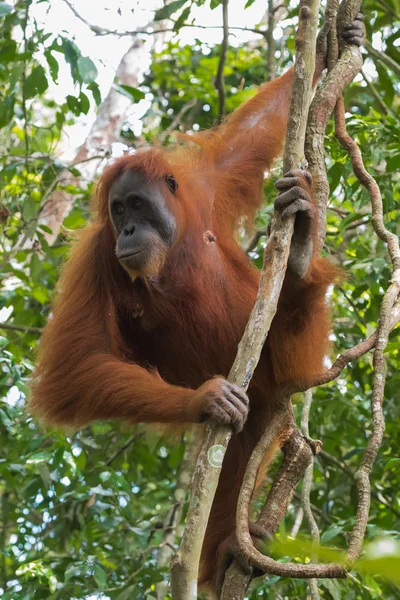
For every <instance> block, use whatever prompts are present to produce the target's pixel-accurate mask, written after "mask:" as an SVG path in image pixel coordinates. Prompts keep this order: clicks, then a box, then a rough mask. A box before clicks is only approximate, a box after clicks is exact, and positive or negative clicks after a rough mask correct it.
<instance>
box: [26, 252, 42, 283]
mask: <svg viewBox="0 0 400 600" xmlns="http://www.w3.org/2000/svg"><path fill="white" fill-rule="evenodd" d="M29 268H30V272H31V277H32V281H34V282H35V283H37V282H38V281H39V279H40V275H41V273H42V263H41V261H40V259H39V257H38V255H37V254H36V253H35V252H34V253H33V254H32V258H31V262H30V265H29Z"/></svg>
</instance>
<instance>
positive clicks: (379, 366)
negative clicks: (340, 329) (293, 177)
mask: <svg viewBox="0 0 400 600" xmlns="http://www.w3.org/2000/svg"><path fill="white" fill-rule="evenodd" d="M335 135H336V137H337V139H338V140H339V142H340V143H341V145H342V146H343V147H344V148H345V149H346V150H347V152H348V153H349V156H350V160H351V164H352V167H353V171H354V174H355V175H356V177H357V178H358V180H359V181H360V183H361V184H362V185H363V186H364V187H365V188H366V189H367V190H368V192H369V195H370V199H371V207H372V225H373V227H374V231H375V233H376V235H377V236H378V237H379V238H380V239H381V240H382V241H383V242H385V244H386V245H387V248H388V252H389V256H390V260H391V263H392V277H391V280H390V282H389V286H388V289H387V291H386V293H385V295H384V297H383V300H382V304H381V309H380V313H379V320H378V329H377V332H376V341H375V350H374V356H373V367H374V375H373V381H372V395H371V415H372V433H371V435H370V437H369V440H368V444H367V447H366V450H365V453H364V456H363V459H362V461H361V465H360V467H359V469H358V470H357V472H356V473H355V476H354V478H355V480H356V484H357V492H358V502H357V513H356V521H355V524H354V527H353V530H352V532H351V534H350V540H349V548H348V553H347V556H348V558H349V560H350V561H351V562H353V561H355V560H356V559H357V558H358V557H359V555H360V552H361V546H362V542H363V540H364V536H365V530H366V527H367V521H368V515H369V507H370V501H371V485H370V481H369V476H370V474H371V471H372V467H373V464H374V462H375V458H376V456H377V454H378V450H379V448H380V445H381V443H382V439H383V433H384V430H385V421H384V415H383V411H382V403H383V397H384V390H385V379H386V370H385V359H384V351H385V348H386V346H387V343H388V336H389V333H390V330H391V325H392V322H393V311H394V310H395V309H396V308H398V306H399V295H400V247H399V238H398V236H397V235H395V234H394V233H392V232H391V231H389V230H388V229H387V228H386V227H385V224H384V221H383V205H382V197H381V193H380V190H379V187H378V185H377V183H376V181H375V179H374V178H373V177H372V176H371V175H370V174H369V173H368V172H367V170H366V169H365V166H364V162H363V159H362V155H361V152H360V149H359V147H358V146H357V144H356V143H355V142H354V140H353V139H352V138H351V137H350V136H349V134H348V133H347V131H346V123H345V115H344V103H343V99H342V98H340V99H339V101H338V103H337V105H336V109H335Z"/></svg>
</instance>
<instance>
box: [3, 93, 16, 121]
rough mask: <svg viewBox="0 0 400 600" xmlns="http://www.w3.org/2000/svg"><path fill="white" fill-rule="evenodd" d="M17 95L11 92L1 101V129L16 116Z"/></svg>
mask: <svg viewBox="0 0 400 600" xmlns="http://www.w3.org/2000/svg"><path fill="white" fill-rule="evenodd" d="M14 105H15V95H14V94H9V95H8V96H7V97H6V99H5V100H2V101H1V102H0V129H1V128H2V127H5V126H6V125H8V123H9V122H10V121H11V120H12V118H13V116H14Z"/></svg>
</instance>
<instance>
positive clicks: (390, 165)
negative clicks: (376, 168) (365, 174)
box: [386, 154, 400, 173]
mask: <svg viewBox="0 0 400 600" xmlns="http://www.w3.org/2000/svg"><path fill="white" fill-rule="evenodd" d="M399 169H400V154H397V156H392V157H390V158H389V159H388V161H387V163H386V171H387V172H388V173H390V172H391V171H398V170H399Z"/></svg>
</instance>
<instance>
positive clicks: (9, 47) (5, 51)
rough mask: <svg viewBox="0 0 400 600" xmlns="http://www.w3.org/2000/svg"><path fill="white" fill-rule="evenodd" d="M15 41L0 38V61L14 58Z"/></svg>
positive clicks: (15, 51) (15, 50)
mask: <svg viewBox="0 0 400 600" xmlns="http://www.w3.org/2000/svg"><path fill="white" fill-rule="evenodd" d="M16 53H17V42H15V41H14V40H0V63H4V62H8V61H10V60H15V57H16Z"/></svg>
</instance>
